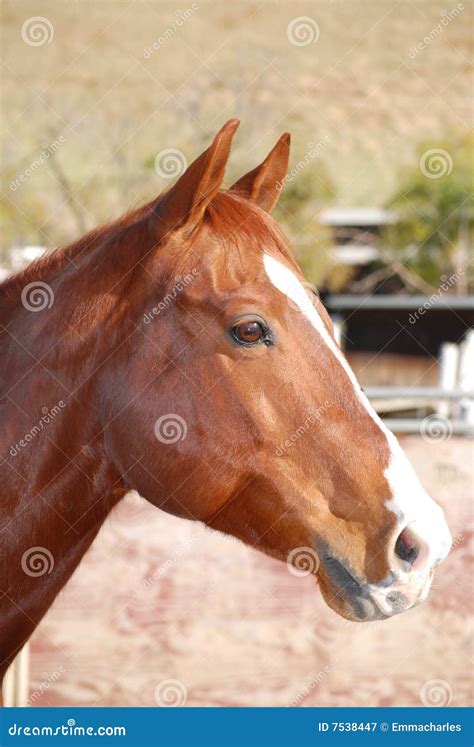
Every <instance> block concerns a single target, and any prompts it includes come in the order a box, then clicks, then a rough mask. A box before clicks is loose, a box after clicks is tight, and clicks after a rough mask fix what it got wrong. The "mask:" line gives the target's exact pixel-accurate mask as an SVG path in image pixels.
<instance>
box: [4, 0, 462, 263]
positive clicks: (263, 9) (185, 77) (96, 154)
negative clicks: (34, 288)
mask: <svg viewBox="0 0 474 747" xmlns="http://www.w3.org/2000/svg"><path fill="white" fill-rule="evenodd" d="M461 5H462V6H463V8H464V9H463V10H459V9H458V10H457V11H455V14H454V15H452V17H451V15H448V14H450V12H451V11H452V10H453V9H456V7H457V6H456V4H455V3H453V5H452V6H451V5H449V7H448V6H447V5H446V4H445V3H442V2H431V1H430V0H426V1H425V0H423V1H422V2H415V1H413V2H396V1H395V0H376V1H375V2H370V1H367V0H359V1H357V0H351V1H350V2H332V0H331V1H330V0H326V1H323V2H289V1H285V0H283V1H282V2H270V1H268V2H258V1H255V2H249V1H248V0H240V1H239V2H237V3H211V2H206V1H205V0H204V1H203V0H200V1H199V2H196V3H190V2H188V3H187V4H186V3H179V4H178V3H175V2H156V1H155V0H97V1H94V0H77V1H73V0H72V1H68V0H42V2H40V3H39V4H38V2H32V1H30V0H15V2H9V1H8V0H5V1H4V3H3V18H2V21H3V59H4V65H3V85H4V110H3V116H2V125H3V127H2V129H3V139H2V155H3V158H2V161H3V170H4V177H5V182H4V190H3V198H2V217H3V222H4V226H3V231H2V234H3V237H4V238H3V241H4V245H3V249H4V250H5V247H6V246H7V245H8V243H9V242H10V241H11V240H13V239H15V240H19V239H20V240H24V241H26V242H29V243H39V244H43V245H47V246H55V245H56V244H58V243H60V242H63V241H66V240H70V239H72V238H73V237H74V236H76V235H78V234H80V233H81V232H82V231H83V230H84V229H85V228H88V227H91V226H93V225H95V224H96V223H97V222H101V221H103V220H105V219H107V218H108V217H109V216H111V215H117V214H119V213H120V212H122V211H123V210H124V209H126V208H127V207H129V206H131V205H133V204H135V203H136V202H139V201H141V200H142V199H144V198H145V197H147V198H149V197H150V196H153V195H155V194H156V193H158V192H159V191H161V190H162V189H163V188H164V187H166V186H167V185H168V183H169V182H168V181H167V180H166V179H162V178H160V177H159V176H158V175H157V173H156V171H155V170H154V168H153V164H154V159H155V156H156V154H157V153H158V152H160V151H161V150H162V149H164V148H178V149H179V150H181V151H183V152H184V154H185V155H186V157H187V159H188V160H190V159H191V158H193V157H194V156H195V155H196V154H197V153H198V152H199V151H200V150H201V149H202V148H203V146H205V145H206V144H207V143H208V142H209V138H210V136H211V135H212V134H213V133H214V132H215V131H216V130H217V129H218V128H219V127H220V126H221V125H222V123H223V122H224V121H225V120H226V119H229V118H231V117H240V118H241V120H242V127H241V130H240V132H239V133H238V136H237V139H236V145H235V151H234V154H233V158H232V163H231V165H230V172H231V173H230V177H232V176H235V175H237V174H240V173H241V172H242V171H243V170H244V168H246V167H248V166H251V165H252V166H253V165H254V164H255V162H256V161H257V160H259V159H261V158H262V156H263V155H264V154H266V152H267V151H268V150H269V148H270V147H271V146H272V145H273V143H274V142H275V139H276V137H277V136H278V135H279V134H281V132H282V131H284V130H286V129H288V130H291V132H292V133H293V136H294V147H293V163H296V162H297V161H298V160H299V159H300V158H304V157H305V154H306V153H308V151H309V150H310V149H311V147H314V146H315V145H318V143H319V144H320V143H322V146H320V147H319V148H318V149H317V150H318V152H317V154H316V155H315V156H314V157H312V158H310V162H309V164H308V168H309V169H311V172H312V173H314V176H315V179H318V178H320V179H322V180H324V181H325V182H327V183H328V186H329V188H330V189H329V197H330V198H331V199H332V200H334V202H335V203H337V204H341V205H349V206H352V205H367V204H376V205H380V204H383V203H384V201H385V200H386V199H387V198H388V197H389V196H390V194H391V192H392V190H393V189H394V187H395V185H396V182H397V174H398V169H399V167H400V166H402V165H403V164H406V163H409V162H410V160H412V159H413V154H414V151H415V147H416V145H417V144H418V143H419V141H420V140H424V139H428V140H429V141H430V142H432V143H433V144H434V145H436V143H437V142H438V141H439V139H440V138H442V137H443V136H444V135H445V134H446V132H451V131H460V132H464V131H465V130H466V128H467V126H468V116H469V95H470V76H469V55H470V51H471V50H470V45H471V33H470V32H471V28H472V23H471V21H472V6H471V5H470V4H469V3H467V2H464V4H461ZM38 15H41V16H42V17H43V18H46V19H47V21H48V22H49V25H47V26H45V25H44V22H43V29H42V30H43V33H44V39H45V41H44V43H42V44H41V45H36V43H35V44H34V45H33V44H31V41H30V43H26V42H25V37H26V38H27V39H28V33H31V29H30V30H29V29H28V26H26V27H24V24H25V23H26V22H27V21H28V19H29V18H31V17H34V16H38ZM299 16H307V17H309V22H308V23H309V24H310V25H309V31H308V33H310V34H312V35H313V36H312V37H310V38H312V41H311V43H309V44H305V45H304V46H299V45H298V44H294V43H290V41H289V38H288V34H289V24H291V23H292V21H293V19H295V18H297V17H299ZM183 19H184V20H183ZM443 19H444V25H443ZM22 29H23V36H22ZM295 33H297V31H295ZM303 33H304V31H301V34H302V35H303ZM425 37H427V38H428V43H427V44H425V45H424V46H425V48H424V49H422V50H418V51H417V49H415V48H416V47H417V45H419V44H420V43H422V42H423V39H424V38H425ZM293 39H294V40H295V39H296V41H297V42H298V41H300V42H301V40H302V39H303V40H304V36H300V37H298V36H296V37H295V36H294V37H293ZM60 138H61V139H60ZM56 141H58V142H59V146H58V147H57V149H56V147H54V148H53V149H54V154H53V155H52V156H51V157H46V158H43V159H41V158H39V156H40V153H41V150H42V149H44V148H48V147H49V146H51V144H52V143H54V142H56ZM38 159H39V160H40V163H39V165H37V166H35V167H34V168H32V164H35V163H37V162H38ZM28 169H30V170H32V174H31V176H29V177H28V178H27V179H26V180H25V181H24V182H21V183H20V184H19V186H18V187H17V188H16V189H14V188H13V189H12V188H11V182H12V181H14V182H15V180H17V179H18V177H19V176H20V175H21V174H23V173H24V172H25V171H27V170H28ZM70 193H72V197H70ZM319 207H320V205H319V204H317V203H315V204H314V210H315V211H316V210H317V209H318V208H319ZM311 208H312V209H313V206H311Z"/></svg>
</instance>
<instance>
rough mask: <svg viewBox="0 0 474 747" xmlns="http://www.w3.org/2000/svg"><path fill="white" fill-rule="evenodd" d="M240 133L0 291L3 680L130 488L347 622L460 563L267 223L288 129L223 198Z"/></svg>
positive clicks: (413, 599)
mask: <svg viewBox="0 0 474 747" xmlns="http://www.w3.org/2000/svg"><path fill="white" fill-rule="evenodd" d="M237 126H238V121H236V120H231V121H230V122H228V123H227V124H226V125H225V126H224V127H223V128H222V129H221V130H220V132H219V133H218V134H217V136H216V137H215V139H214V141H213V142H212V144H211V146H210V147H209V148H208V149H207V150H206V151H205V152H204V153H202V154H201V155H200V156H199V158H197V160H195V161H194V162H193V163H192V164H191V166H189V168H188V169H187V170H186V171H185V172H184V174H183V175H182V176H181V177H180V178H179V180H178V181H177V182H176V183H175V185H174V186H173V187H172V188H171V189H169V190H168V191H167V192H166V193H165V194H164V195H162V196H160V197H159V198H157V199H156V200H154V201H153V202H151V203H149V204H148V205H146V206H144V207H142V208H140V209H138V210H135V211H134V212H132V213H130V214H128V215H126V216H125V217H122V218H121V219H120V220H118V221H117V222H115V223H112V224H110V225H107V226H105V227H103V228H100V229H98V230H95V231H92V232H91V233H89V234H88V235H87V236H85V237H84V238H82V239H81V240H79V241H77V242H76V243H73V244H71V245H70V246H67V247H65V248H63V249H59V250H57V251H55V252H52V253H50V254H48V255H47V256H45V257H44V258H42V259H40V260H39V261H38V262H36V263H34V264H33V265H31V266H29V267H28V268H27V269H26V270H25V271H23V272H21V273H20V274H18V275H16V276H13V277H12V278H10V279H7V280H6V281H5V282H4V283H3V285H2V286H0V292H1V304H0V308H1V316H0V321H1V325H0V332H1V360H2V369H1V384H2V399H1V400H0V408H1V409H0V412H1V444H2V449H1V451H0V455H1V457H2V459H1V466H0V484H1V511H0V527H1V563H0V615H1V617H0V646H1V652H0V653H1V655H0V660H1V666H0V670H1V673H2V675H3V674H4V672H5V670H6V668H7V666H8V665H9V663H10V662H11V661H12V658H13V657H14V655H15V654H16V652H17V651H18V650H19V649H20V647H21V646H22V645H23V644H24V643H25V641H26V640H27V639H28V637H29V636H30V635H31V633H32V632H33V630H34V629H35V627H36V626H37V625H38V623H39V622H40V620H41V618H42V617H43V615H44V614H45V612H46V611H47V609H48V608H49V607H50V605H51V604H52V602H53V600H54V598H55V597H56V595H57V593H58V592H59V590H60V589H61V588H62V587H63V586H64V584H65V583H66V582H67V580H68V579H69V577H70V576H71V574H72V573H73V571H74V569H75V568H76V566H77V565H78V563H79V561H80V560H81V558H82V556H83V555H84V553H85V552H86V550H87V548H88V547H89V546H90V544H91V542H92V541H93V539H94V537H95V536H96V534H97V532H98V530H99V528H100V526H101V525H102V523H103V522H104V520H105V518H106V517H107V515H108V514H109V512H110V511H111V509H112V508H113V507H114V506H115V505H116V504H117V502H118V501H120V499H121V498H122V497H123V496H124V495H125V493H127V491H130V490H132V489H134V490H136V491H138V492H139V493H140V495H142V496H143V497H144V498H146V499H147V500H148V501H150V502H151V503H152V504H153V505H155V506H157V507H159V508H161V509H163V510H164V511H167V512H169V513H172V514H175V515H176V516H182V517H186V518H188V519H195V520H198V521H202V522H204V523H205V524H207V525H208V526H210V527H212V528H214V529H216V530H220V531H222V532H225V533H228V534H231V535H234V536H235V537H238V538H239V539H241V540H242V541H243V542H246V543H248V544H249V545H251V546H252V547H254V548H257V549H259V550H261V551H263V552H264V553H267V554H268V555H271V556H273V557H275V558H279V559H281V560H284V561H288V559H289V558H291V559H293V560H295V562H299V561H298V560H297V558H298V553H299V552H300V553H302V554H303V555H305V554H306V561H307V562H309V563H310V564H311V563H312V567H311V571H312V572H313V573H314V574H315V575H316V576H317V577H318V579H319V587H320V589H321V592H322V594H323V596H324V598H325V600H326V602H327V603H328V604H329V605H330V607H332V608H333V609H334V610H335V611H336V612H338V613H339V614H341V615H343V616H344V617H347V618H349V619H351V620H360V621H362V620H374V619H382V618H388V617H390V616H391V615H394V614H396V613H399V612H403V611H404V610H408V609H409V608H411V607H413V606H414V605H415V604H417V602H419V601H420V600H422V599H424V598H425V597H426V595H427V593H428V589H429V587H430V583H431V579H432V576H433V569H434V567H435V566H436V564H438V563H439V562H441V560H442V559H443V558H444V557H445V556H446V555H447V553H448V550H449V548H450V544H451V539H450V534H449V531H448V528H447V526H446V523H445V520H444V517H443V512H442V510H441V508H440V507H439V506H438V505H437V504H436V503H434V502H433V500H432V499H431V498H430V497H429V496H428V495H427V494H426V492H425V491H424V490H423V488H422V487H421V485H420V484H419V482H418V480H417V478H416V476H415V474H414V472H413V469H412V468H411V466H410V464H409V463H408V461H407V459H406V457H405V456H404V454H403V452H402V450H401V448H400V446H399V445H398V442H397V440H396V438H395V437H394V436H393V435H392V433H391V432H390V431H388V430H387V428H386V427H385V426H384V424H383V423H382V422H381V420H380V419H379V418H378V416H377V415H376V413H375V412H374V411H373V409H372V408H371V406H370V404H369V402H368V401H367V399H366V397H365V396H364V394H363V393H362V392H361V390H360V387H359V386H358V384H357V381H356V379H355V377H354V374H353V373H352V371H351V369H350V367H349V365H348V363H347V361H346V359H345V357H344V355H343V354H342V352H341V350H340V348H339V347H338V345H337V343H336V341H335V339H334V335H333V332H332V326H331V322H330V320H329V317H328V315H327V313H326V311H325V309H324V307H323V306H322V304H321V302H320V301H319V300H318V298H316V297H313V296H312V294H311V293H309V292H308V290H307V284H305V283H304V279H303V277H302V275H301V272H300V270H299V268H298V266H297V264H296V262H295V260H294V258H293V254H292V252H291V250H290V249H289V247H288V245H287V243H286V241H285V239H284V237H283V235H282V233H281V231H280V230H279V228H278V226H277V224H276V223H275V222H274V221H273V219H272V218H271V217H270V211H271V210H272V208H273V206H274V205H275V203H276V201H277V198H278V196H279V193H280V190H281V185H282V183H283V182H284V178H285V174H286V169H287V165H288V154H289V141H290V138H289V135H287V134H285V135H283V136H282V137H281V138H280V140H279V141H278V143H277V144H276V146H275V147H274V148H273V150H272V151H271V152H270V154H269V155H268V156H267V158H266V159H265V160H264V161H263V163H262V164H261V165H260V166H258V167H257V168H255V169H254V170H253V171H251V172H250V173H248V174H247V175H245V176H244V177H242V178H241V179H240V180H239V181H238V182H237V183H236V184H234V186H233V187H231V188H230V189H229V190H226V191H224V190H222V188H221V187H222V180H223V176H224V169H225V166H226V162H227V159H228V156H229V151H230V146H231V141H232V137H233V135H234V132H235V130H236V128H237ZM308 558H309V561H308Z"/></svg>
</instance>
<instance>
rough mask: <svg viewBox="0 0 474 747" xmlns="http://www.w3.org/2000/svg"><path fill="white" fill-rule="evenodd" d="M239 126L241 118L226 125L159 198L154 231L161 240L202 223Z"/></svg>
mask: <svg viewBox="0 0 474 747" xmlns="http://www.w3.org/2000/svg"><path fill="white" fill-rule="evenodd" d="M239 124H240V122H239V120H238V119H230V120H229V121H228V122H226V124H225V125H224V126H223V127H222V129H221V130H219V132H218V133H217V135H216V136H215V138H214V140H213V141H212V143H211V145H210V146H209V148H208V149H207V150H205V151H204V153H201V155H200V156H199V157H198V158H196V160H195V161H193V162H192V164H191V165H190V166H189V167H188V168H187V169H186V171H185V172H184V174H183V175H182V176H180V178H179V179H178V181H177V182H176V184H174V185H173V186H172V187H171V189H170V190H169V191H168V192H166V194H164V195H163V197H160V199H159V200H158V202H157V204H156V205H155V207H154V210H153V216H154V224H155V231H156V233H157V234H158V236H159V238H160V239H162V238H163V237H164V236H165V235H166V234H167V233H170V232H171V231H175V230H178V229H181V228H186V229H189V231H191V230H192V229H193V228H194V227H195V226H196V225H197V224H198V223H199V222H200V221H201V220H202V218H203V217H204V213H205V211H206V208H207V206H208V205H209V203H210V202H211V200H212V198H213V197H214V195H215V194H216V193H217V192H218V191H219V189H220V187H221V184H222V180H223V178H224V172H225V167H226V164H227V159H228V158H229V153H230V146H231V143H232V138H233V136H234V133H235V131H236V129H237V127H238V126H239Z"/></svg>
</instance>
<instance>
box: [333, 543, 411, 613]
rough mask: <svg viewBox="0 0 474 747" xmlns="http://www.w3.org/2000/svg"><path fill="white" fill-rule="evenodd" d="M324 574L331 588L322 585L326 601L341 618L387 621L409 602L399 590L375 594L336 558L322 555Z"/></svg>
mask: <svg viewBox="0 0 474 747" xmlns="http://www.w3.org/2000/svg"><path fill="white" fill-rule="evenodd" d="M324 565H325V575H326V576H327V579H328V580H329V581H330V582H331V586H332V587H333V589H326V590H325V588H324V585H321V588H322V591H323V594H324V597H325V599H326V602H327V604H328V605H329V606H330V607H333V608H334V609H335V611H336V612H338V613H339V614H340V615H342V617H346V618H348V619H350V620H353V621H354V622H370V621H372V620H387V619H388V618H389V617H393V615H398V614H400V613H401V612H405V611H406V610H407V609H410V608H411V607H412V606H413V604H411V603H410V602H409V600H408V599H407V597H406V596H405V594H403V593H402V592H401V591H398V590H393V591H389V592H388V593H383V594H382V593H378V594H377V593H374V590H373V589H372V588H371V587H369V586H368V585H367V584H364V583H362V582H361V581H359V580H358V579H357V578H356V577H355V576H354V575H353V574H352V573H351V572H350V571H349V570H348V568H347V567H346V566H345V565H343V564H342V563H341V562H340V561H339V560H338V559H337V558H334V557H332V556H329V555H327V556H326V557H325V563H324Z"/></svg>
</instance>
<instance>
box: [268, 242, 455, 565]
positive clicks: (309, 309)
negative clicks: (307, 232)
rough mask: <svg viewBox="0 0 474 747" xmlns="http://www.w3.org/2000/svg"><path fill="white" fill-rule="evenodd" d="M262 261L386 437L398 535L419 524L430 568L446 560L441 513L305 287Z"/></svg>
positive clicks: (276, 266)
mask: <svg viewBox="0 0 474 747" xmlns="http://www.w3.org/2000/svg"><path fill="white" fill-rule="evenodd" d="M263 261H264V266H265V270H266V273H267V275H268V277H269V278H270V280H271V282H272V283H273V285H274V286H275V287H276V288H278V290H279V291H281V293H284V294H285V295H286V296H287V297H288V298H289V299H290V300H291V301H292V302H293V304H295V305H296V306H297V307H298V308H299V309H300V311H301V313H302V314H303V315H304V316H305V317H306V319H308V321H309V322H310V323H311V324H312V325H313V327H314V328H315V329H316V330H317V332H318V333H319V335H320V336H321V338H322V339H323V341H324V342H325V343H326V345H327V346H328V348H329V349H330V350H331V352H332V353H333V355H334V356H335V357H336V358H337V360H338V361H339V363H340V364H341V366H342V368H343V369H344V371H345V373H346V374H347V376H348V378H349V380H350V381H351V383H352V385H353V387H354V391H355V393H356V395H357V397H358V398H359V401H360V402H361V403H362V405H363V407H364V408H365V409H366V411H367V413H368V414H369V415H370V417H371V418H372V419H373V420H374V421H375V422H376V423H377V425H378V426H379V428H380V430H381V431H382V432H383V433H384V435H385V437H386V439H387V442H388V445H389V448H390V461H389V464H388V467H387V468H386V470H385V472H384V474H385V478H386V480H387V482H388V484H389V487H390V490H391V492H392V498H391V500H389V501H387V504H386V505H387V508H388V509H390V511H393V512H394V513H395V514H396V515H397V517H398V527H399V531H401V530H402V529H403V528H404V527H406V526H407V524H409V523H411V522H415V521H416V530H417V533H418V534H419V537H420V539H422V540H424V541H425V542H426V543H427V544H428V546H429V559H428V562H427V565H428V563H429V561H433V560H436V559H437V558H441V557H443V558H444V557H446V555H447V554H448V552H449V549H450V547H451V535H450V532H449V529H448V527H447V524H446V522H445V519H444V514H443V511H442V509H441V508H440V506H438V504H437V503H435V502H434V501H433V500H432V499H431V498H430V497H429V495H428V494H427V493H426V491H425V490H424V489H423V487H422V486H421V484H420V482H419V481H418V478H417V476H416V474H415V471H414V469H413V467H412V466H411V464H410V462H409V461H408V459H407V457H406V456H405V454H404V452H403V450H402V448H401V446H400V444H399V443H398V441H397V439H396V438H395V436H394V435H393V433H392V432H391V431H390V430H389V429H388V428H387V426H386V425H385V424H384V423H383V421H382V420H381V419H380V418H379V416H378V415H377V413H376V412H375V410H374V409H373V407H372V405H371V404H370V402H369V400H368V399H367V397H366V396H365V394H364V393H363V392H362V390H361V388H360V386H359V384H358V382H357V379H356V377H355V374H354V372H353V371H352V369H351V367H350V366H349V363H348V362H347V360H346V358H345V357H344V355H343V354H342V351H341V349H340V348H339V347H338V345H337V343H336V342H335V340H334V339H333V337H332V336H331V335H330V334H329V332H328V330H327V328H326V325H325V324H324V322H323V319H322V317H321V316H320V315H319V313H318V311H317V310H316V308H315V306H314V305H313V303H312V301H311V299H310V298H309V296H308V294H307V292H306V290H305V288H304V286H303V284H302V283H301V282H300V281H299V280H298V278H297V277H296V275H295V274H294V273H293V272H292V271H291V270H290V269H289V268H288V267H286V266H285V265H284V264H282V263H281V262H279V261H278V260H277V259H275V258H274V257H272V256H271V255H269V254H264V260H263Z"/></svg>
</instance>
